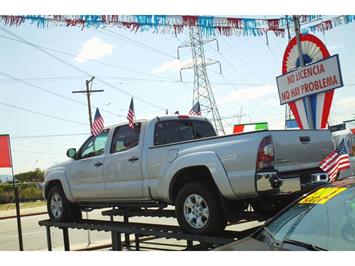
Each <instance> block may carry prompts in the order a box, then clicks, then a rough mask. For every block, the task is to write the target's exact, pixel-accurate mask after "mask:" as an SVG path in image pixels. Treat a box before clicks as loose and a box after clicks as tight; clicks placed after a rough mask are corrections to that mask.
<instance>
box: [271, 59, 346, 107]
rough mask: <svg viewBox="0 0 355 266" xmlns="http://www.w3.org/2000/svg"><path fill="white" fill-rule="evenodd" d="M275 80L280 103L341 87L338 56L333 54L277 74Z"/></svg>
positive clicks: (341, 80)
mask: <svg viewBox="0 0 355 266" xmlns="http://www.w3.org/2000/svg"><path fill="white" fill-rule="evenodd" d="M276 82H277V87H278V90H279V97H280V103H281V104H285V103H289V102H293V101H295V100H297V99H301V98H304V97H306V96H309V95H313V94H318V93H322V92H326V91H329V90H333V89H336V88H339V87H342V86H343V79H342V76H341V70H340V64H339V57H338V55H333V56H330V57H328V58H326V59H323V60H320V61H317V62H314V63H311V64H308V65H306V66H304V67H300V68H297V69H296V70H294V71H291V72H288V73H287V74H285V75H282V76H278V77H277V78H276Z"/></svg>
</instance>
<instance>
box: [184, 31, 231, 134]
mask: <svg viewBox="0 0 355 266" xmlns="http://www.w3.org/2000/svg"><path fill="white" fill-rule="evenodd" d="M189 34H190V38H189V40H188V41H186V42H185V43H183V44H181V45H180V46H178V58H179V59H180V55H179V49H180V48H183V47H191V52H192V63H189V64H187V65H186V66H185V67H183V68H181V70H180V79H181V80H182V76H181V71H182V70H186V69H193V70H194V88H193V97H192V106H194V104H195V103H196V102H199V103H200V107H201V114H202V115H203V116H206V117H207V118H209V119H210V120H211V121H212V123H213V125H214V128H215V129H216V132H217V134H223V135H225V131H224V128H223V124H222V119H221V116H220V115H219V111H218V108H217V104H216V101H215V99H214V96H213V92H212V89H211V84H210V81H209V79H208V75H207V66H210V65H213V64H219V69H220V72H222V70H221V63H220V62H219V61H217V60H212V59H206V58H205V51H204V47H203V46H204V44H205V43H208V42H212V41H216V39H213V38H211V39H204V38H203V37H202V34H201V31H200V29H199V27H190V32H189ZM217 49H218V42H217Z"/></svg>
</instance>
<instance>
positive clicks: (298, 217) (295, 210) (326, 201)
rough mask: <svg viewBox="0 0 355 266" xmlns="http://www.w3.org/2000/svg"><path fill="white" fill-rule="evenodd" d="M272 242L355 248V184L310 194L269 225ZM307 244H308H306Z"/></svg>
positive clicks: (327, 188) (332, 248) (332, 247)
mask: <svg viewBox="0 0 355 266" xmlns="http://www.w3.org/2000/svg"><path fill="white" fill-rule="evenodd" d="M266 228H267V230H268V231H269V234H268V235H269V238H270V235H271V236H272V238H273V242H275V241H277V242H278V243H281V244H286V243H287V244H289V245H298V246H300V245H299V244H300V243H304V244H306V245H303V247H304V248H306V249H310V248H309V247H311V248H312V249H313V248H315V249H317V248H318V249H326V250H355V186H354V184H350V185H349V184H348V185H346V186H343V185H342V186H328V187H323V188H320V189H318V190H317V191H315V192H313V193H311V194H309V195H308V196H306V197H305V198H304V199H302V200H300V201H299V202H298V203H297V204H295V205H294V206H292V207H291V208H290V209H288V210H287V211H286V212H284V213H283V214H281V215H280V216H279V217H277V218H276V219H275V220H274V221H273V222H271V223H270V224H268V225H267V226H266ZM307 247H308V248H307Z"/></svg>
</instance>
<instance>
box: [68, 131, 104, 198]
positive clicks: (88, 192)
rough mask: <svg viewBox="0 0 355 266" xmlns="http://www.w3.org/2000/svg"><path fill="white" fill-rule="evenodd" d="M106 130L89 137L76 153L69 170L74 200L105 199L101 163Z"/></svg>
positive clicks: (102, 161)
mask: <svg viewBox="0 0 355 266" xmlns="http://www.w3.org/2000/svg"><path fill="white" fill-rule="evenodd" d="M107 137H108V130H105V131H104V132H103V133H102V134H101V135H98V136H96V137H95V136H91V137H90V138H89V139H88V140H87V141H86V142H85V143H84V145H83V146H82V147H81V148H80V150H79V151H78V155H77V158H76V159H75V160H74V161H73V162H72V165H71V169H70V178H69V182H70V189H71V192H72V195H73V197H74V199H75V200H82V201H85V200H91V199H100V198H104V197H105V193H104V180H103V173H104V172H103V169H104V168H103V163H104V156H105V149H106V146H107V145H106V142H107Z"/></svg>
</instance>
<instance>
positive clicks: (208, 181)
mask: <svg viewBox="0 0 355 266" xmlns="http://www.w3.org/2000/svg"><path fill="white" fill-rule="evenodd" d="M332 150H333V144H332V141H331V134H330V132H329V131H326V130H294V131H284V130H275V131H274V130H265V131H258V132H251V133H244V134H240V135H226V136H216V133H215V130H214V128H213V127H212V125H211V123H210V122H209V121H208V120H207V119H205V118H202V117H197V116H165V117H156V118H154V119H151V120H138V121H136V123H135V124H134V128H133V129H132V128H130V127H129V126H128V125H127V124H120V125H115V126H112V127H110V128H107V129H105V130H104V132H103V133H102V134H101V135H99V136H96V137H95V136H91V137H89V138H88V139H87V140H86V141H85V142H84V144H83V145H82V146H81V148H80V149H79V150H78V151H77V150H76V149H69V150H68V151H67V155H68V157H70V158H71V159H70V160H69V161H66V162H63V163H60V164H57V165H55V166H52V167H50V168H49V169H48V170H47V171H46V173H45V185H44V196H45V198H46V199H47V202H48V213H49V216H50V218H51V219H53V220H55V221H65V220H66V221H68V220H77V219H81V211H80V210H81V208H88V207H91V208H97V207H100V206H102V207H103V206H118V207H119V208H120V206H121V207H122V208H123V206H129V204H134V205H135V206H140V205H141V206H145V205H147V204H154V203H156V204H169V205H170V204H171V205H175V210H176V217H177V220H178V222H179V225H180V226H181V227H182V228H183V229H184V230H185V231H187V232H190V233H201V234H206V233H214V232H218V231H220V230H223V229H224V227H225V226H226V224H227V223H228V222H231V221H232V220H233V217H237V216H238V213H240V212H241V211H243V210H244V209H245V208H246V207H247V206H248V205H249V204H251V205H252V206H253V208H254V210H255V211H257V212H259V213H260V214H271V213H274V212H276V211H278V210H279V209H280V208H282V207H283V206H284V205H285V204H287V203H288V202H289V201H290V200H291V199H292V197H293V196H294V195H295V193H299V192H303V191H306V190H307V189H309V188H310V187H311V186H312V185H313V183H314V182H316V181H320V180H321V179H322V178H325V179H326V174H324V173H323V172H322V171H321V170H320V169H319V162H320V161H321V160H322V159H324V158H325V157H326V156H327V155H328V154H329V153H330V152H331V151H332Z"/></svg>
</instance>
